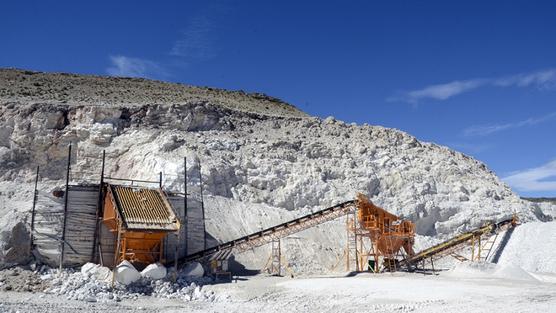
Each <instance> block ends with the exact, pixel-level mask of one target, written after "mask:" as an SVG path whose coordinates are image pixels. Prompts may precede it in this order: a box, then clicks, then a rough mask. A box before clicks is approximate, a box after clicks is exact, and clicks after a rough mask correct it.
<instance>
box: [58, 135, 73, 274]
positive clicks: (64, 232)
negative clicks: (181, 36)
mask: <svg viewBox="0 0 556 313" xmlns="http://www.w3.org/2000/svg"><path fill="white" fill-rule="evenodd" d="M70 166H71V143H70V145H69V147H68V167H67V169H66V192H65V193H64V223H63V226H62V241H61V242H60V245H61V247H60V270H61V269H62V265H63V263H64V249H65V247H66V223H67V220H68V218H67V215H68V196H69V179H70Z"/></svg>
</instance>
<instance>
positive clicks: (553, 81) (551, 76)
mask: <svg viewBox="0 0 556 313" xmlns="http://www.w3.org/2000/svg"><path fill="white" fill-rule="evenodd" d="M486 86H495V87H521V88H524V87H530V86H536V87H537V88H540V89H554V88H556V69H547V70H542V71H537V72H533V73H522V74H517V75H511V76H504V77H498V78H473V79H467V80H456V81H453V82H449V83H444V84H436V85H431V86H427V87H424V88H421V89H416V90H410V91H407V92H402V93H400V94H399V95H398V96H394V97H390V98H388V99H387V100H388V101H404V102H408V103H413V104H416V103H418V102H419V101H420V100H423V99H434V100H446V99H449V98H451V97H454V96H456V95H459V94H462V93H464V92H468V91H471V90H474V89H477V88H480V87H486Z"/></svg>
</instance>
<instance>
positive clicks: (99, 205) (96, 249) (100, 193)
mask: <svg viewBox="0 0 556 313" xmlns="http://www.w3.org/2000/svg"><path fill="white" fill-rule="evenodd" d="M105 161H106V150H102V165H101V168H100V183H99V187H98V202H97V212H96V217H95V218H96V225H95V236H94V238H93V256H92V260H91V261H92V262H95V261H96V260H97V257H98V255H99V253H100V243H99V240H98V236H99V233H100V223H101V218H100V215H101V214H102V212H103V204H104V203H103V201H102V200H103V188H104V168H105Z"/></svg>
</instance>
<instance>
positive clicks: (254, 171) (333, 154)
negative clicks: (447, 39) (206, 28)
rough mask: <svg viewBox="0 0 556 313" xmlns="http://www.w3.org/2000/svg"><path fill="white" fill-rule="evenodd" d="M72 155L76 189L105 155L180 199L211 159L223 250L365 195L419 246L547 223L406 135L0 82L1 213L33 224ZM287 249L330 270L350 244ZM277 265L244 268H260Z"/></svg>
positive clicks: (220, 106)
mask: <svg viewBox="0 0 556 313" xmlns="http://www.w3.org/2000/svg"><path fill="white" fill-rule="evenodd" d="M69 143H72V144H73V146H74V148H75V149H74V151H75V156H74V158H73V159H74V164H73V165H72V168H73V171H75V173H76V174H75V175H74V176H73V177H72V180H74V181H80V180H87V181H95V180H98V175H99V166H100V155H101V153H102V150H106V153H107V161H108V166H107V170H108V172H109V174H110V175H113V176H115V177H132V178H138V179H140V178H143V179H156V178H157V177H158V172H160V171H162V172H163V173H164V184H165V186H166V187H167V188H170V189H175V190H182V189H183V157H184V156H188V165H187V166H188V175H189V176H190V177H195V176H196V175H197V174H196V173H195V172H194V171H195V170H196V169H198V162H199V161H200V162H201V164H202V175H203V181H204V184H205V190H206V195H207V204H208V205H207V211H208V212H207V215H208V216H209V220H208V221H207V224H208V226H207V228H208V230H209V232H211V235H213V236H214V237H216V239H218V240H228V239H232V238H234V237H236V236H239V235H244V234H246V233H247V232H250V231H255V230H259V229H261V227H264V226H268V225H272V224H274V223H277V222H280V221H283V220H284V219H285V218H291V217H293V216H299V215H301V214H304V213H307V212H309V211H311V210H316V209H319V208H323V207H326V206H329V205H332V204H336V203H339V202H342V201H345V200H348V199H352V198H353V197H354V196H355V193H356V192H363V193H365V194H368V195H369V196H371V199H372V200H373V201H375V202H376V203H378V204H379V205H382V206H383V207H385V208H386V209H388V210H389V211H392V212H394V213H396V214H402V215H404V216H406V217H408V218H411V219H412V220H414V221H415V222H416V223H417V232H418V234H419V235H421V236H422V237H420V239H419V240H420V242H427V241H430V240H431V238H433V237H434V238H435V239H438V238H443V237H446V236H449V235H451V234H454V233H455V232H459V231H462V230H466V229H469V228H470V227H475V226H478V225H480V224H482V223H483V222H485V221H487V220H492V219H500V218H504V217H508V216H510V215H511V214H513V213H518V214H519V215H520V218H521V219H522V220H523V221H529V220H539V219H540V220H546V219H549V217H548V216H545V215H544V214H543V212H542V210H541V208H540V207H539V206H538V205H537V204H534V203H531V202H528V201H523V200H521V199H520V198H519V197H518V196H517V195H516V194H514V193H513V192H512V191H511V189H510V188H509V187H508V186H507V185H506V184H504V183H503V182H501V181H500V180H499V179H498V177H497V176H496V175H495V174H494V173H493V172H491V171H490V170H489V169H488V168H487V167H486V166H485V165H484V164H482V163H481V162H479V161H477V160H475V159H473V158H470V157H468V156H466V155H464V154H461V153H459V152H456V151H453V150H450V149H448V148H446V147H442V146H438V145H435V144H432V143H424V142H420V141H418V140H417V139H416V138H414V137H413V136H411V135H409V134H406V133H404V132H401V131H398V130H395V129H388V128H384V127H380V126H370V125H355V124H346V123H344V122H342V121H338V120H335V119H334V118H327V119H324V120H321V119H319V118H314V117H310V116H307V115H306V114H304V113H303V112H301V111H299V110H297V109H295V108H294V107H293V106H291V105H289V104H286V103H283V102H281V101H279V100H276V99H274V98H270V97H267V96H263V95H259V94H256V95H253V94H244V93H241V92H228V91H222V90H214V89H208V88H196V87H189V86H183V85H176V84H167V83H162V82H154V81H148V80H143V79H124V78H103V77H92V76H78V75H70V74H44V73H34V72H26V71H18V70H1V71H0V192H1V194H0V205H2V207H1V208H0V210H1V211H2V212H6V213H8V212H16V213H14V215H16V216H17V217H18V218H21V216H24V214H23V213H22V212H26V211H28V210H29V209H30V204H29V203H30V201H31V199H32V194H31V193H32V192H31V183H32V181H33V178H34V176H33V175H34V174H33V171H34V168H35V167H36V166H37V165H40V166H41V168H42V170H41V184H40V186H41V188H43V189H48V188H53V187H54V186H56V185H60V184H61V183H62V180H63V178H64V175H65V174H64V168H65V162H66V154H67V146H68V144H69ZM193 180H194V179H193ZM3 216H7V215H6V214H3ZM15 220H17V218H10V219H9V221H7V218H4V221H3V223H4V224H6V225H8V224H10V223H12V224H13V223H14V222H13V221H15ZM10 225H11V224H10ZM8 228H9V227H2V229H8ZM8 235H9V234H7V235H6V236H7V237H9V236H8ZM7 237H6V238H7ZM6 238H5V239H4V242H6V240H7V239H6ZM284 246H285V247H286V249H287V251H286V255H289V259H290V260H295V262H293V261H292V266H293V265H294V263H295V266H298V267H300V268H303V269H307V268H310V269H311V270H314V271H325V270H329V269H330V268H331V267H333V265H334V264H335V263H336V261H337V260H338V258H340V256H341V254H342V249H343V247H344V246H345V228H344V224H342V223H341V221H338V222H335V223H334V222H333V223H330V224H326V225H323V226H320V227H318V228H316V229H313V230H309V231H306V232H304V233H301V234H300V235H299V237H296V239H295V240H292V241H290V242H287V243H286V244H285V245H284ZM6 249H9V247H6V246H5V247H4V250H6ZM267 253H268V250H265V249H260V251H259V252H257V251H254V252H249V253H246V254H245V256H242V257H239V259H240V260H241V261H242V262H244V263H245V264H252V265H253V266H261V265H263V264H264V261H266V258H267V257H268V254H267ZM315 260H317V261H318V262H315ZM316 263H318V264H316Z"/></svg>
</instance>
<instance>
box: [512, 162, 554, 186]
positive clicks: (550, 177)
mask: <svg viewBox="0 0 556 313" xmlns="http://www.w3.org/2000/svg"><path fill="white" fill-rule="evenodd" d="M502 180H504V181H505V182H506V183H508V184H509V185H510V186H512V187H513V188H515V189H517V190H520V191H545V192H546V191H556V160H554V161H551V162H548V163H547V164H544V165H542V166H539V167H536V168H531V169H526V170H523V171H518V172H515V173H513V174H511V175H510V176H507V177H504V178H502Z"/></svg>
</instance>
